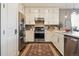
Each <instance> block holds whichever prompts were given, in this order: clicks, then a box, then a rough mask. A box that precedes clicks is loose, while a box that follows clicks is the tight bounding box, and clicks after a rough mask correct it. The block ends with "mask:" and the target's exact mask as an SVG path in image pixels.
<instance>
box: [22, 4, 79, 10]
mask: <svg viewBox="0 0 79 59" xmlns="http://www.w3.org/2000/svg"><path fill="white" fill-rule="evenodd" d="M23 5H24V6H25V7H52V8H64V9H71V8H76V9H79V3H24V4H23Z"/></svg>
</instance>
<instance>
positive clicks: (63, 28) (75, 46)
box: [1, 3, 79, 56]
mask: <svg viewBox="0 0 79 59" xmlns="http://www.w3.org/2000/svg"><path fill="white" fill-rule="evenodd" d="M78 5H79V4H78V3H39V4H37V3H35V4H33V3H21V4H14V3H13V4H9V3H8V4H5V3H3V4H1V9H2V10H1V12H2V14H1V17H2V18H1V20H3V19H4V20H3V21H2V22H1V23H2V24H1V28H2V31H1V34H2V36H1V55H19V54H20V56H30V55H31V56H32V55H36V56H40V55H43V53H42V52H43V49H44V50H45V48H46V53H48V54H46V53H44V56H46V55H47V56H79V23H78V21H79V20H78V19H79V17H78V16H79V7H78ZM12 6H13V9H11V8H12ZM15 6H16V7H15ZM7 11H8V12H7ZM13 11H14V12H13ZM5 13H6V14H5ZM7 14H8V17H6V16H7ZM15 14H16V15H15ZM9 16H11V17H9ZM4 17H5V18H4ZM6 18H7V23H8V24H7V23H6V22H5V21H6ZM8 19H9V20H8ZM11 19H12V20H11ZM12 21H13V22H12ZM9 22H11V23H9ZM3 23H5V24H3ZM14 24H15V25H14ZM5 25H6V26H5ZM9 25H11V26H9ZM3 27H4V28H3ZM13 27H15V28H13ZM6 28H7V29H6ZM11 28H12V30H9V29H11ZM5 29H6V30H5ZM11 31H13V32H12V34H10V33H11ZM7 34H8V35H7ZM15 35H16V36H15ZM4 36H5V37H4ZM10 36H12V37H10ZM7 37H9V38H7ZM6 38H7V39H8V40H6V41H5V43H6V44H5V43H4V40H5V39H6ZM10 39H13V42H14V43H15V44H14V43H13V42H12V40H10ZM14 39H15V40H14ZM10 41H11V42H12V43H11V42H10ZM10 44H11V45H10ZM3 46H4V47H3ZM31 46H32V47H31ZM33 46H34V47H33ZM52 46H53V48H52ZM10 47H11V48H12V49H10ZM36 47H37V48H38V49H37V48H36ZM14 48H15V49H14ZM5 49H6V50H5ZM34 49H35V50H36V49H37V50H36V51H38V50H39V51H41V53H40V52H39V51H38V52H36V51H35V50H34ZM31 50H32V52H28V51H31ZM4 51H5V52H4ZM9 51H10V52H9ZM14 51H15V53H14ZM33 51H35V52H33ZM51 51H52V53H51ZM26 52H27V54H26ZM34 53H35V54H34ZM37 53H38V54H37Z"/></svg>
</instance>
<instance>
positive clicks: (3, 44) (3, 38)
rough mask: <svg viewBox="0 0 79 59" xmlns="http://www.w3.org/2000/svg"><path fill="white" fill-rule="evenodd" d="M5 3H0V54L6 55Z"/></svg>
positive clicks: (6, 8) (6, 7)
mask: <svg viewBox="0 0 79 59" xmlns="http://www.w3.org/2000/svg"><path fill="white" fill-rule="evenodd" d="M7 10H8V6H7V4H1V55H2V56H6V55H8V48H7V47H8V45H7V44H8V39H7Z"/></svg>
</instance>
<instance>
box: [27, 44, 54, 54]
mask: <svg viewBox="0 0 79 59" xmlns="http://www.w3.org/2000/svg"><path fill="white" fill-rule="evenodd" d="M53 55H54V54H53V52H52V50H51V48H50V46H49V44H47V43H46V44H45V43H34V44H31V45H30V48H29V49H28V51H27V53H26V56H53Z"/></svg>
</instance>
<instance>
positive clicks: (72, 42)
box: [64, 36, 79, 56]
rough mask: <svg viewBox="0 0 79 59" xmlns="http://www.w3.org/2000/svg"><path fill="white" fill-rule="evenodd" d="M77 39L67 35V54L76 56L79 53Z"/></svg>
mask: <svg viewBox="0 0 79 59" xmlns="http://www.w3.org/2000/svg"><path fill="white" fill-rule="evenodd" d="M77 43H78V41H77V39H75V38H71V37H67V36H65V43H64V44H65V45H64V54H65V56H75V55H76V53H77V48H78V47H77ZM77 55H79V54H77Z"/></svg>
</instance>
